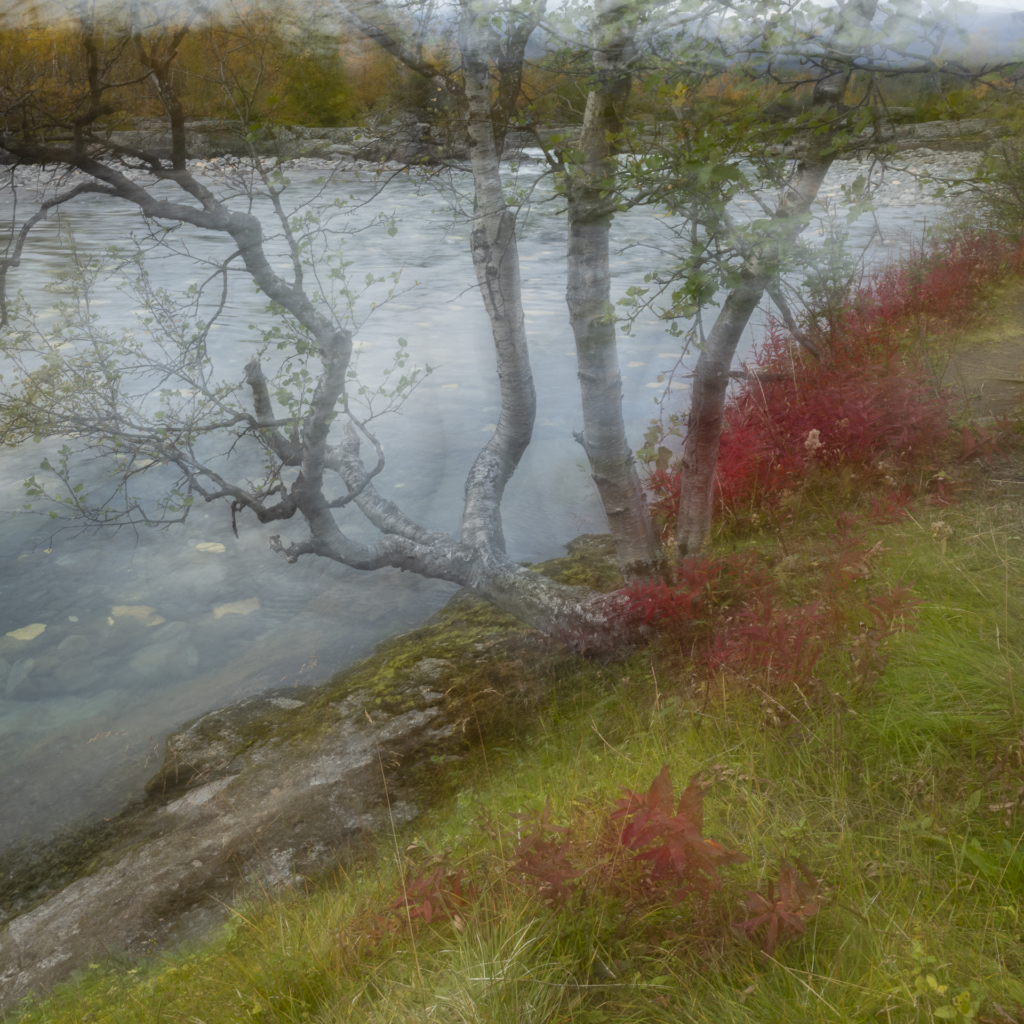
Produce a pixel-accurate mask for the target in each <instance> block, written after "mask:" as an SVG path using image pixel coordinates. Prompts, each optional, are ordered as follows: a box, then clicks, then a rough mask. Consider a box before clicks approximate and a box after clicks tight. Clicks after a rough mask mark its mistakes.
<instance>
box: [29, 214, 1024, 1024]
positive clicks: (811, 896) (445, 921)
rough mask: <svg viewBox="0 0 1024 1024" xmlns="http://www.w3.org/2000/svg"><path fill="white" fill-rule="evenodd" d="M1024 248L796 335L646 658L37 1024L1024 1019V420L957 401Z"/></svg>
mask: <svg viewBox="0 0 1024 1024" xmlns="http://www.w3.org/2000/svg"><path fill="white" fill-rule="evenodd" d="M1019 261H1020V256H1019V251H1018V250H1017V249H1016V248H1015V247H1014V246H1012V245H1010V244H1007V243H1004V242H1002V241H1001V240H1000V239H999V238H998V237H996V236H994V235H992V234H988V233H985V232H970V231H966V230H954V231H947V232H945V233H943V234H938V235H936V236H934V238H933V240H932V241H931V242H930V243H929V245H928V246H927V247H926V248H925V249H924V250H923V251H919V252H916V253H912V254H911V255H910V256H909V257H908V259H907V260H905V261H904V262H903V263H902V264H900V265H899V266H897V267H894V268H891V269H889V270H887V271H885V272H883V273H881V274H879V275H877V276H875V277H874V278H872V279H871V280H870V281H869V282H867V283H866V284H865V286H864V287H863V288H862V289H861V290H860V291H859V292H858V293H857V294H856V296H855V297H854V301H853V302H852V303H851V304H850V306H849V312H848V313H846V314H844V315H843V316H842V317H841V318H838V319H832V320H830V321H828V322H827V323H822V324H820V325H819V328H820V331H821V335H820V336H819V339H818V340H819V341H821V342H822V343H823V344H825V345H826V346H827V347H828V350H829V351H830V352H831V353H832V354H833V357H834V358H833V360H832V361H831V362H825V361H822V362H821V363H816V362H813V361H811V360H808V359H806V358H802V357H801V356H800V354H799V349H797V348H796V347H795V346H794V345H793V344H792V343H791V341H790V340H789V339H788V338H787V337H786V336H785V335H784V333H783V332H782V331H781V330H779V329H775V330H773V332H772V333H771V334H770V335H769V337H768V339H767V340H766V342H765V345H764V346H763V348H762V350H761V366H760V367H759V370H758V372H757V373H752V374H751V375H750V377H749V378H748V379H747V380H746V381H743V382H742V383H741V384H740V385H739V387H738V388H737V390H736V391H735V392H734V394H733V397H732V399H731V400H730V404H729V407H728V414H727V422H728V424H729V429H728V430H727V431H726V433H725V434H724V439H723V458H722V460H721V463H720V467H721V468H720V476H719V480H720V487H719V490H718V494H717V513H716V520H715V530H714V534H713V541H714V543H713V546H712V548H711V549H710V551H709V553H708V555H707V557H706V558H704V559H702V560H701V561H699V562H693V561H691V562H690V563H689V564H688V565H686V566H684V567H682V568H681V572H680V575H679V579H678V583H677V584H675V585H674V586H672V587H669V586H666V585H664V584H636V585H634V586H633V588H632V590H631V593H632V596H633V600H634V601H635V602H636V604H637V606H638V607H639V608H641V609H642V610H643V612H644V614H645V616H646V618H647V620H648V621H649V622H650V623H652V624H655V625H657V626H658V627H659V635H658V638H657V639H656V640H655V642H654V643H653V644H652V645H651V646H650V647H649V648H648V649H647V650H645V651H644V652H643V653H640V654H637V655H635V656H634V657H633V658H632V659H631V660H629V661H628V662H623V663H617V664H605V665H601V664H598V663H594V662H584V661H580V662H578V663H577V667H576V668H575V669H573V670H572V674H573V678H572V679H571V680H566V681H565V682H564V685H562V684H558V685H556V687H555V690H554V693H553V695H552V699H551V701H550V702H549V703H548V704H547V705H546V707H545V708H544V710H543V711H542V712H541V713H540V714H539V717H538V720H537V722H536V723H535V726H534V727H533V728H532V729H531V730H529V731H528V732H527V733H526V734H525V735H520V736H519V738H514V739H509V740H507V741H505V740H503V741H502V743H503V745H500V746H495V745H491V746H488V747H484V748H482V749H477V750H470V749H468V748H467V754H466V757H465V759H464V760H463V761H462V762H460V763H457V764H456V765H454V766H453V767H452V768H451V769H450V770H449V772H448V775H447V778H446V782H445V786H446V788H447V791H448V792H449V793H450V796H449V797H448V798H447V799H445V800H443V801H442V802H441V803H440V804H439V805H438V806H437V807H436V808H435V809H434V810H432V811H431V812H430V813H429V814H428V815H427V816H426V817H424V818H421V819H420V820H418V821H417V822H415V823H414V825H413V826H411V827H408V828H405V829H400V830H397V831H395V832H394V833H393V834H391V835H387V836H382V837H380V839H379V841H378V844H377V848H376V849H375V851H374V852H373V854H372V855H371V856H369V857H368V858H366V859H365V860H364V861H362V862H360V863H358V864H356V865H350V866H349V867H348V868H346V869H343V870H339V872H338V874H337V876H336V877H331V878H325V879H318V880H310V879H303V878H296V879H295V880H294V884H293V885H292V886H291V887H288V888H286V889H285V890H283V891H276V892H273V893H258V892H257V893H253V895H252V899H251V900H250V902H249V903H248V904H247V905H245V906H243V907H241V908H239V909H238V910H236V911H235V912H233V915H232V918H231V922H230V924H229V925H228V926H227V927H226V928H225V930H224V932H223V934H221V935H220V936H218V937H216V938H214V939H213V940H212V941H211V942H210V943H209V945H207V946H205V947H203V948H201V949H192V950H187V951H180V950H179V951H176V952H172V953H168V954H165V955H160V956H155V957H152V958H149V959H146V960H140V961H135V962H132V963H127V962H125V963H98V964H96V965H94V966H91V967H90V968H89V970H88V971H86V972H83V973H82V974H81V975H80V976H78V977H76V978H75V980H74V982H73V983H72V984H69V985H65V986H62V987H61V988H59V989H58V990H57V991H56V992H55V993H54V994H53V995H51V996H50V997H48V998H46V999H44V1000H42V1001H39V1002H35V1003H30V1004H27V1005H26V1007H25V1008H24V1010H23V1012H22V1014H20V1015H16V1016H17V1019H19V1020H21V1021H23V1022H26V1024H27V1022H43V1021H45V1022H47V1024H51V1022H68V1024H71V1022H74V1024H79V1022H83V1024H84V1022H86V1021H90V1022H96V1024H99V1022H111V1024H113V1022H115V1021H116V1022H119V1024H120V1022H135V1021H138V1022H142V1021H146V1022H149V1021H174V1022H179V1021H180V1022H185V1021H191V1022H195V1021H202V1022H203V1024H219V1022H228V1021H231V1022H237V1021H280V1022H289V1024H291V1022H296V1024H297V1022H300V1021H323V1022H327V1021H331V1022H334V1021H339V1022H340V1021H350V1020H351V1021H367V1022H369V1021H374V1022H378V1021H413V1020H415V1021H438V1022H440V1021H488V1022H489V1021H495V1022H497V1021H580V1022H583V1021H611V1020H614V1021H632V1020H637V1021H640V1020H643V1021H662V1020H663V1021H679V1020H682V1021H692V1022H703V1021H707V1022H715V1024H720V1022H737V1024H738V1022H751V1024H753V1022H763V1021H766V1020H786V1021H791V1022H825V1021H828V1022H832V1021H854V1020H856V1021H861V1020H876V1019H877V1020H885V1021H892V1022H904V1021H906V1022H922V1024H923V1022H934V1021H956V1022H966V1021H972V1020H973V1021H983V1022H986V1024H1019V1022H1020V1021H1021V1020H1024V984H1022V983H1021V977H1022V975H1024V924H1022V922H1021V920H1020V916H1019V908H1020V905H1021V901H1022V896H1024V846H1022V843H1021V828H1020V821H1021V811H1022V809H1024V718H1022V710H1021V702H1022V699H1024V694H1022V693H1021V692H1020V683H1019V679H1020V672H1021V650H1022V649H1024V633H1022V631H1021V626H1020V622H1021V611H1022V608H1021V598H1020V595H1021V593H1022V591H1024V558H1022V556H1021V551H1022V548H1021V543H1022V542H1021V537H1022V536H1024V516H1022V512H1021V507H1020V501H1019V495H1018V493H1017V492H1018V491H1019V490H1020V483H1019V481H1017V482H1016V483H1014V482H1013V481H1014V480H1016V478H1018V477H1020V476H1024V474H1020V473H1019V471H1018V469H1017V468H1016V467H1019V465H1020V464H1021V453H1022V449H1024V438H1022V433H1024V431H1022V428H1021V424H1020V421H1019V420H1018V419H1016V418H1012V417H1011V418H1002V419H998V420H995V421H993V420H992V419H989V420H988V421H985V422H981V421H976V420H972V419H970V418H969V417H968V415H967V414H966V413H965V412H964V406H963V405H962V404H960V402H959V398H960V397H961V396H959V395H958V394H957V393H956V389H955V388H952V387H945V388H943V387H942V386H941V384H942V380H943V379H944V378H945V379H946V380H947V382H948V381H949V380H950V379H952V377H951V375H950V374H949V373H948V370H949V367H950V366H952V365H955V363H956V360H957V359H958V357H959V355H960V354H961V353H962V352H963V351H964V349H965V348H968V347H972V346H974V347H976V346H978V345H979V344H982V345H983V343H984V341H985V339H986V337H987V335H988V334H989V333H991V331H992V330H993V329H995V328H994V325H998V324H999V323H1000V322H1001V321H1002V320H1004V319H1005V318H1006V317H1014V318H1017V319H1018V320H1019V310H1020V308H1021V305H1022V302H1024V287H1022V283H1021V277H1020V268H1019ZM1018 333H1019V328H1018ZM1017 343H1018V344H1020V345H1021V346H1022V351H1024V340H1022V339H1020V338H1019V337H1018V340H1017ZM836 368H842V369H843V370H844V372H843V374H842V379H841V380H837V381H835V382H833V384H830V383H829V380H822V379H820V378H821V375H823V374H824V375H826V376H827V375H828V374H829V373H831V372H834V370H835V372H838V371H837V369H836ZM830 388H831V390H830ZM822 395H826V396H827V397H828V402H827V403H826V406H827V407H826V406H822V405H821V404H820V402H821V401H822V400H823V399H822V398H821V396H822ZM844 403H845V404H844ZM895 409H898V411H899V413H900V415H899V416H895V417H894V416H893V411H894V410H895ZM837 410H838V411H839V412H842V415H841V416H840V415H837ZM844 421H845V422H844ZM651 468H652V477H651V482H652V484H653V485H654V486H655V487H656V488H658V487H661V488H662V490H663V491H664V494H665V496H664V497H663V499H662V501H661V504H660V506H659V508H660V516H661V522H662V525H663V526H664V528H665V530H666V534H667V535H671V529H672V522H671V519H672V508H671V500H670V495H671V493H672V488H671V486H670V485H665V483H664V481H665V478H666V476H667V475H668V473H669V469H668V468H667V467H666V468H665V469H663V470H658V469H657V467H656V465H655V464H652V467H651ZM996 471H998V472H996ZM1008 480H1009V481H1010V482H1008ZM613 577H614V572H612V573H611V574H610V575H608V576H607V577H606V578H603V579H601V580H598V579H597V578H596V577H595V578H594V579H589V580H578V581H576V582H581V583H585V582H590V583H598V582H600V583H602V584H603V585H604V586H614V585H615V581H614V579H613Z"/></svg>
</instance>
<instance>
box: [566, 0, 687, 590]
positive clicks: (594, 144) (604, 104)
mask: <svg viewBox="0 0 1024 1024" xmlns="http://www.w3.org/2000/svg"><path fill="white" fill-rule="evenodd" d="M635 31H636V21H635V20H631V19H630V17H629V13H628V9H627V8H626V7H624V6H622V5H620V4H618V3H616V0H599V2H598V4H597V9H596V13H595V28H594V38H595V50H594V62H595V65H596V67H597V72H598V84H597V87H596V88H594V89H592V90H591V92H590V94H589V95H588V97H587V107H586V113H585V115H584V122H583V133H582V137H581V140H580V150H581V155H582V161H581V163H580V164H578V165H577V166H576V167H574V168H573V169H572V173H571V174H570V175H569V178H568V180H567V182H566V197H567V200H568V214H569V239H568V247H567V262H568V282H567V287H566V296H565V298H566V303H567V304H568V306H569V321H570V324H571V325H572V331H573V335H574V337H575V340H576V361H577V366H578V370H579V380H580V393H581V396H582V400H583V432H582V434H578V435H577V437H576V439H577V441H579V443H580V444H581V445H582V446H583V449H584V451H585V452H586V453H587V459H588V460H589V462H590V471H591V474H592V476H593V480H594V483H595V485H596V486H597V491H598V494H599V495H600V496H601V502H602V504H603V505H604V510H605V515H606V516H607V518H608V527H609V530H610V532H611V535H612V539H613V540H614V541H615V551H616V555H617V558H618V563H619V570H620V571H621V573H622V575H623V577H624V578H625V579H627V580H636V579H650V578H652V577H657V576H663V575H665V574H666V572H667V565H666V561H665V554H664V551H663V550H662V546H661V541H660V539H659V537H658V533H657V531H656V530H655V528H654V522H653V520H652V519H651V513H650V509H649V508H648V505H647V497H646V495H645V494H644V489H643V485H642V484H641V482H640V476H639V474H638V473H637V468H636V462H635V461H634V458H633V449H632V448H631V447H630V444H629V441H628V439H627V437H626V426H625V423H624V422H623V418H622V377H621V374H620V372H619V359H618V350H617V346H616V339H615V323H614V321H613V320H612V318H611V317H610V316H609V312H610V310H611V309H612V306H611V273H610V269H609V263H608V243H609V235H610V230H611V222H612V216H613V213H614V204H613V201H612V189H613V186H614V181H615V175H616V159H615V151H614V149H613V148H612V146H610V145H609V142H608V140H609V138H614V137H615V136H616V135H620V134H621V133H622V128H623V122H622V110H623V108H624V106H625V104H626V101H627V100H628V98H629V93H630V89H631V88H632V76H631V74H630V71H629V61H630V59H631V57H632V51H633V38H634V34H635Z"/></svg>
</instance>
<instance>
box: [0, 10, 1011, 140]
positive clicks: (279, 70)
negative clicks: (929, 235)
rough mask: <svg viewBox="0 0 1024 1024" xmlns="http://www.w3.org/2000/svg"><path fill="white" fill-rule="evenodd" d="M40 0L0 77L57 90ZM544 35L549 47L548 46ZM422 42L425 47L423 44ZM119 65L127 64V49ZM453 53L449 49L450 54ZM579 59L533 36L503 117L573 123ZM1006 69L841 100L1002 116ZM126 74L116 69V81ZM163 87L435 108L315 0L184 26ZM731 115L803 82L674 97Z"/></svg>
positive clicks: (199, 102)
mask: <svg viewBox="0 0 1024 1024" xmlns="http://www.w3.org/2000/svg"><path fill="white" fill-rule="evenodd" d="M53 13H54V12H53V10H52V9H45V10H44V9H43V8H42V7H40V6H36V5H32V4H21V5H20V6H19V5H15V6H14V7H13V8H12V10H11V11H10V12H9V15H8V18H7V19H6V21H4V20H0V69H2V70H3V74H4V77H5V78H6V79H8V80H9V81H11V82H13V81H15V80H20V81H22V82H23V84H24V85H25V86H26V87H30V88H32V89H38V88H39V87H40V85H41V84H42V85H43V87H44V88H49V89H52V90H55V91H56V92H58V93H61V94H62V93H63V92H64V91H66V89H67V88H68V85H69V83H71V82H75V81H79V80H81V79H82V78H83V77H84V74H85V67H84V63H83V61H84V55H83V54H82V52H81V49H80V46H79V40H78V28H77V26H76V25H75V24H74V23H73V21H69V20H66V19H63V18H55V17H53ZM414 37H416V38H418V42H419V46H420V51H421V56H422V55H423V53H424V52H426V53H427V55H428V56H431V57H434V58H436V59H438V60H439V61H440V62H441V63H451V62H452V59H454V58H453V55H452V54H448V53H446V52H445V51H446V49H447V48H448V47H449V46H450V43H451V41H450V40H448V41H447V42H446V41H445V40H444V39H443V37H442V38H436V37H434V36H431V40H430V42H429V43H428V42H427V39H426V35H425V34H423V35H418V34H417V33H414ZM557 42H558V41H557V39H556V38H555V37H554V36H552V37H550V40H549V43H550V44H557ZM424 46H426V51H424ZM958 46H959V43H953V44H951V46H950V48H949V53H948V54H947V56H955V57H956V59H957V60H958V61H961V62H964V61H966V63H967V64H968V65H969V66H971V67H974V68H977V69H982V68H983V67H984V66H985V65H986V64H992V62H993V56H992V54H990V53H988V52H986V51H984V50H983V49H981V50H977V52H970V51H966V52H963V53H961V52H960V51H959V49H958ZM119 60H120V62H121V63H122V64H123V65H124V70H125V71H126V72H128V71H129V70H130V64H131V56H130V53H128V52H125V53H123V54H122V55H121V56H120V58H119ZM455 63H457V59H455ZM593 73H594V68H593V63H592V60H591V59H590V57H589V56H588V55H586V54H580V53H579V52H578V51H573V50H571V49H570V48H565V47H559V46H558V45H547V46H545V45H544V44H543V42H542V41H541V40H540V39H539V38H538V40H537V42H536V49H535V50H534V52H531V54H530V58H529V59H528V60H527V61H526V63H525V65H524V69H523V76H522V90H521V95H520V96H519V97H518V100H517V104H516V106H517V115H518V119H519V120H520V121H521V123H522V124H524V125H526V124H531V123H536V124H541V125H547V124H559V125H569V124H578V123H581V122H582V120H583V111H584V107H585V105H586V98H587V91H588V81H589V79H590V78H591V77H592V76H593ZM1015 75H1016V71H1015V70H1014V69H1013V68H1010V69H1007V68H1006V67H1004V66H1000V67H999V70H997V71H994V72H993V73H992V74H991V75H988V76H982V77H980V78H978V79H977V80H975V81H973V82H972V83H971V84H970V85H969V86H967V87H965V85H964V83H963V80H962V76H958V75H954V74H944V73H942V72H941V71H937V72H936V73H935V74H933V75H929V76H926V77H906V76H891V77H882V78H875V77H873V76H870V75H863V74H860V75H855V76H854V78H853V80H852V82H851V86H850V102H851V103H857V102H859V101H860V99H861V98H862V97H863V95H866V94H868V93H870V94H871V95H872V98H871V100H870V102H871V103H874V104H877V105H879V109H880V110H885V111H886V112H887V113H888V114H889V116H893V117H895V118H896V119H897V120H900V121H908V122H914V121H916V122H925V121H933V120H947V119H953V120H959V119H960V118H969V117H992V116H994V117H1000V118H1011V119H1012V118H1014V117H1015V111H1016V108H1017V106H1018V104H1017V96H1016V92H1015V90H1014V88H1013V80H1014V78H1015ZM132 77H133V76H132V75H130V74H128V73H126V74H125V75H124V76H123V78H124V81H125V82H126V84H127V83H129V82H130V81H131V79H132ZM172 78H173V79H174V84H175V88H176V89H177V90H178V92H179V94H180V96H181V97H182V100H183V101H184V102H185V103H186V104H187V107H188V110H189V112H190V113H189V116H190V117H192V118H195V119H208V118H213V119H223V120H227V121H237V120H242V121H244V122H245V123H246V124H249V123H254V124H255V123H276V124H294V125H304V126H308V127H325V126H344V125H362V124H365V123H366V121H367V119H368V118H369V119H370V120H372V121H373V122H375V123H376V122H379V121H381V120H383V121H385V122H386V121H387V120H389V119H390V118H391V117H392V116H394V115H395V114H398V113H400V112H402V111H409V110H418V111H419V112H420V113H421V115H422V116H423V117H424V118H426V119H431V118H432V117H434V116H435V115H436V114H437V113H438V109H437V108H435V107H434V105H433V101H434V100H435V99H436V97H435V90H434V89H432V88H431V85H430V83H429V81H428V80H427V79H426V78H424V77H423V76H421V75H419V74H417V73H416V72H415V71H411V70H409V68H408V67H406V66H405V65H404V64H402V62H401V61H400V60H398V59H397V58H396V57H395V56H393V55H392V54H390V53H388V52H387V51H386V50H384V49H380V48H374V47H367V46H366V45H365V42H364V40H363V39H362V38H361V37H360V36H359V34H358V33H354V32H352V31H351V30H350V29H345V28H343V27H339V26H338V24H336V22H335V21H334V20H333V19H332V17H331V15H330V12H329V8H327V7H326V6H324V5H320V4H312V5H295V4H291V3H288V2H275V0H269V2H268V0H247V2H246V3H233V4H232V5H231V7H230V13H229V12H228V10H227V9H223V10H222V11H220V12H219V16H217V17H215V18H210V19H208V20H205V21H203V22H202V23H201V24H197V25H196V26H195V27H194V28H193V29H192V31H190V32H189V33H188V34H187V35H186V36H185V37H184V38H183V39H182V40H181V43H180V45H179V47H178V50H177V55H176V57H175V60H174V62H173V73H172ZM680 98H681V97H680V94H679V93H678V92H677V91H676V90H675V89H674V87H673V86H672V85H668V86H667V87H665V88H661V87H659V85H658V84H657V83H655V85H654V87H653V88H651V87H648V86H647V85H645V84H644V83H643V82H642V81H641V80H640V79H638V80H637V81H636V82H635V83H634V85H633V97H632V103H631V109H632V111H633V116H634V117H639V118H643V119H645V120H647V121H652V120H653V121H668V122H670V123H671V122H675V121H676V120H677V117H678V112H679V109H680ZM118 101H119V102H118V104H117V109H116V110H113V111H112V112H111V114H110V116H109V118H108V120H109V125H108V127H112V128H124V127H134V126H135V124H136V123H137V122H138V121H139V120H146V119H151V118H160V117H161V116H163V114H164V110H163V108H162V106H161V104H160V100H159V97H158V96H157V95H156V93H154V92H151V91H150V92H147V91H139V90H133V89H131V88H127V87H126V88H124V89H122V90H120V93H119V96H118ZM686 102H687V104H688V105H694V104H695V105H698V106H710V107H713V108H714V109H715V110H716V111H718V112H719V113H720V114H729V113H732V114H735V113H737V112H740V111H742V110H745V109H747V108H750V107H751V106H754V107H758V108H764V107H766V106H768V107H769V109H771V110H772V111H773V112H774V114H775V116H776V117H777V118H779V119H780V120H784V119H786V118H789V117H793V116H798V115H800V114H806V113H807V112H808V111H809V110H810V108H811V88H810V87H809V86H802V87H797V88H794V87H792V86H789V85H786V84H784V83H780V82H778V81H776V80H775V79H774V78H764V77H758V76H753V77H752V76H750V75H749V74H747V73H744V72H743V71H732V70H730V71H724V72H722V73H719V74H713V75H710V76H708V77H707V80H706V81H704V82H703V83H702V84H701V85H700V86H699V88H697V89H695V90H694V91H693V92H692V94H691V95H689V96H688V97H687V100H686Z"/></svg>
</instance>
